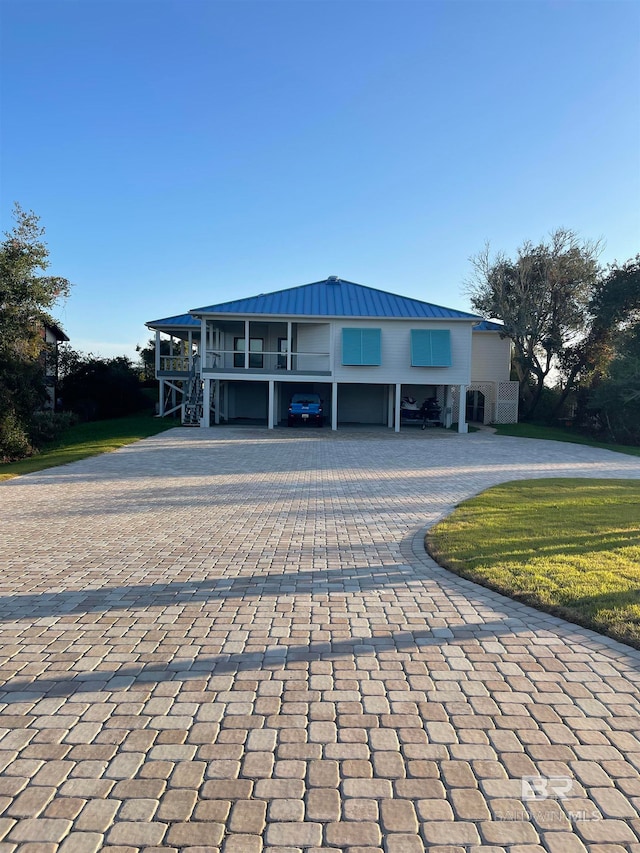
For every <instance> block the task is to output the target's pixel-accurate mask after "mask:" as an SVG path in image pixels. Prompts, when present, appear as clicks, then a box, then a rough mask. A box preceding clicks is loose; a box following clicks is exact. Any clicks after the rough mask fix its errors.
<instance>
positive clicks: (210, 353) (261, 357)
mask: <svg viewBox="0 0 640 853" xmlns="http://www.w3.org/2000/svg"><path fill="white" fill-rule="evenodd" d="M245 364H246V361H245V354H244V351H240V350H207V352H206V358H205V367H207V368H210V369H215V370H229V371H234V370H245V369H246V368H245ZM290 369H291V370H295V371H302V372H304V371H309V372H311V373H316V372H323V373H328V372H329V370H330V360H329V353H328V352H292V353H291V368H290ZM249 370H251V371H254V370H263V371H264V372H265V373H278V372H280V371H286V370H287V354H286V353H282V352H250V353H249Z"/></svg>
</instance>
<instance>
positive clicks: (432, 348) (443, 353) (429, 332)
mask: <svg viewBox="0 0 640 853" xmlns="http://www.w3.org/2000/svg"><path fill="white" fill-rule="evenodd" d="M411 366H412V367H451V334H450V332H449V329H411Z"/></svg>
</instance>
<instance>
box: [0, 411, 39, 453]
mask: <svg viewBox="0 0 640 853" xmlns="http://www.w3.org/2000/svg"><path fill="white" fill-rule="evenodd" d="M32 453H33V447H32V446H31V443H30V442H29V437H28V435H27V431H26V429H25V428H24V425H23V424H22V423H21V422H20V420H19V419H18V417H17V416H16V413H15V412H13V411H9V412H7V413H6V414H4V415H2V417H0V459H2V461H3V462H14V461H16V460H18V459H23V458H24V457H25V456H30V455H31V454H32Z"/></svg>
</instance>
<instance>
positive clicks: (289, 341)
mask: <svg viewBox="0 0 640 853" xmlns="http://www.w3.org/2000/svg"><path fill="white" fill-rule="evenodd" d="M292 327H293V324H292V322H291V320H287V373H289V372H290V371H291V339H292Z"/></svg>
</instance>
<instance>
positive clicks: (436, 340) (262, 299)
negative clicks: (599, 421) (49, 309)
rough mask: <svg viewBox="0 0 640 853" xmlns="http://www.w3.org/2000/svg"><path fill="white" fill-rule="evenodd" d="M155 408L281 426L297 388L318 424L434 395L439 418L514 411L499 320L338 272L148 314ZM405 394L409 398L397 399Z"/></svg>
mask: <svg viewBox="0 0 640 853" xmlns="http://www.w3.org/2000/svg"><path fill="white" fill-rule="evenodd" d="M146 325H147V326H148V328H149V329H152V330H154V331H155V333H156V348H155V351H156V376H157V378H158V380H159V383H160V401H159V414H160V415H166V414H170V413H174V412H177V411H180V412H181V414H182V420H183V423H187V424H193V425H198V426H203V427H209V426H213V425H215V424H219V423H255V424H260V423H262V424H264V425H265V426H267V427H268V428H269V429H273V428H274V427H276V426H278V425H282V424H285V425H286V423H287V412H288V408H289V405H290V402H291V399H292V397H293V395H294V394H314V395H319V397H320V399H321V400H322V407H323V413H324V422H325V424H326V425H328V426H329V425H330V426H331V428H332V429H334V430H335V429H338V427H339V425H341V424H369V425H374V424H377V425H383V426H386V427H389V428H390V429H395V430H396V432H397V431H399V430H400V428H401V426H402V425H404V424H405V423H408V421H407V420H405V419H404V415H405V414H406V411H405V408H404V407H405V406H406V400H407V398H408V399H411V400H416V401H418V403H421V402H422V401H424V400H425V399H431V400H433V399H434V398H435V399H436V400H437V403H438V406H439V408H440V411H441V413H442V415H441V420H442V423H443V425H444V426H450V425H451V424H452V423H457V425H458V431H459V432H466V431H467V422H468V420H474V421H479V422H482V423H491V422H504V423H506V422H513V421H516V420H517V405H518V385H517V382H510V381H509V374H510V342H509V340H508V339H507V338H504V337H502V336H501V327H500V326H499V325H498V324H496V323H491V322H488V321H484V320H482V318H480V317H478V316H476V315H474V314H469V313H466V312H464V311H457V310H455V309H452V308H443V307H441V306H439V305H432V304H431V303H429V302H421V301H420V300H418V299H410V298H408V297H404V296H398V295H396V294H394V293H388V292H386V291H382V290H376V289H374V288H371V287H364V286H363V285H360V284H354V283H353V282H350V281H343V280H342V279H340V278H338V277H337V276H330V277H329V278H327V279H325V280H324V281H316V282H313V283H311V284H305V285H302V286H300V287H292V288H289V289H287V290H279V291H276V292H274V293H261V294H259V295H258V296H252V297H249V298H245V299H234V300H232V301H230V302H223V303H221V304H218V305H207V306H204V307H202V308H194V309H192V310H190V311H189V312H188V313H186V314H181V315H178V316H174V317H165V318H163V319H160V320H152V321H150V322H148V323H147V324H146ZM403 399H404V400H405V403H403V402H402V401H403Z"/></svg>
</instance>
